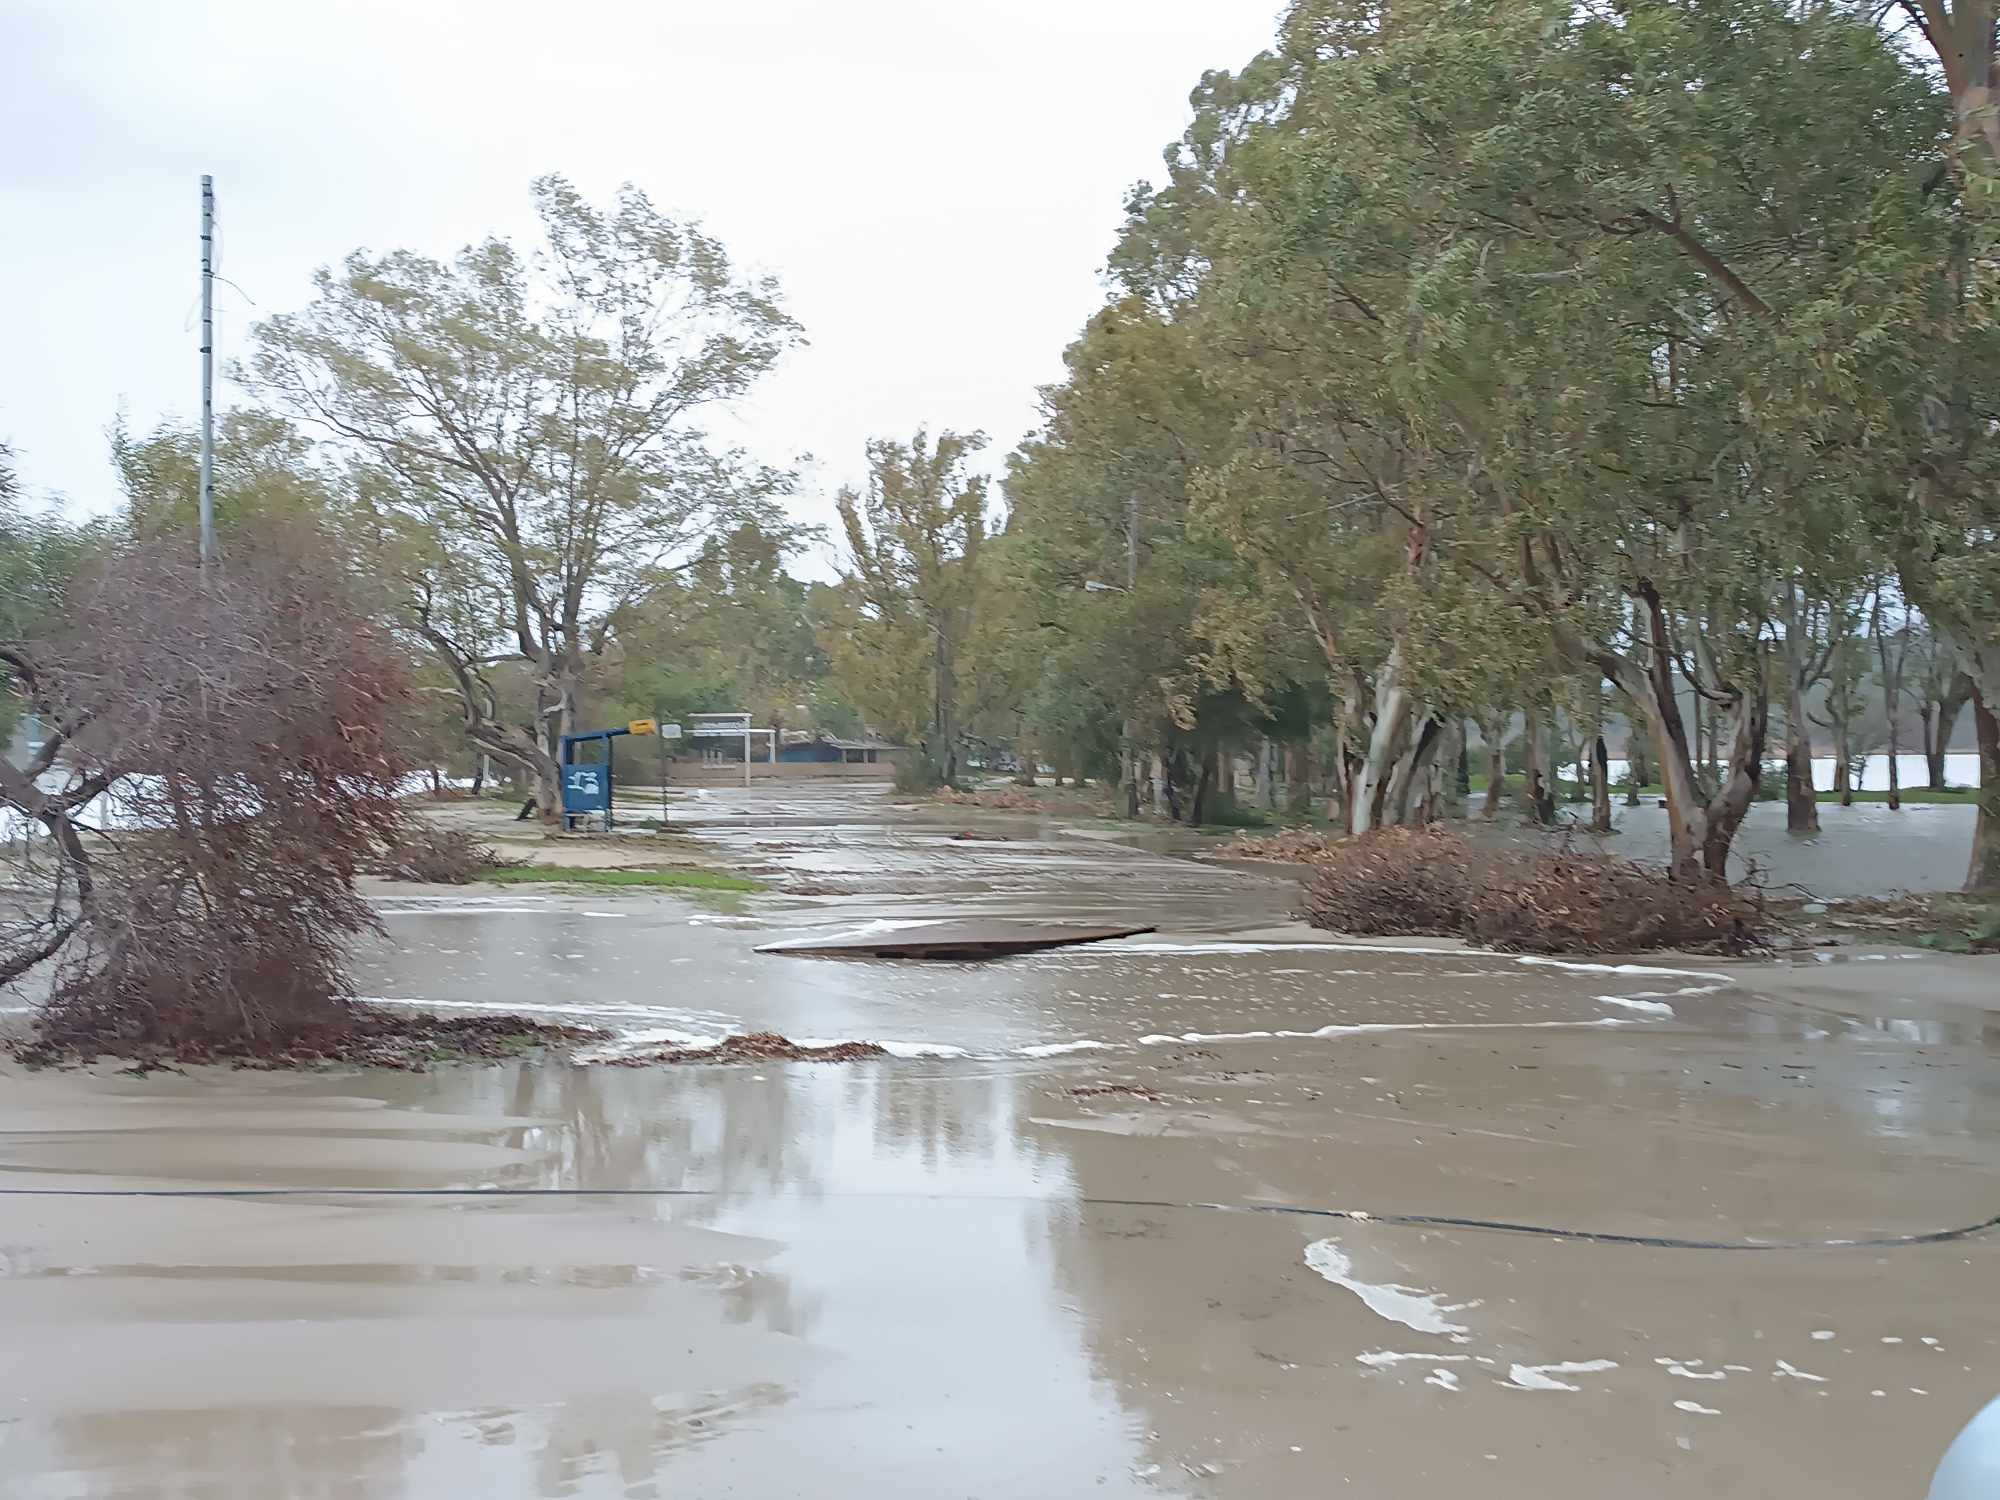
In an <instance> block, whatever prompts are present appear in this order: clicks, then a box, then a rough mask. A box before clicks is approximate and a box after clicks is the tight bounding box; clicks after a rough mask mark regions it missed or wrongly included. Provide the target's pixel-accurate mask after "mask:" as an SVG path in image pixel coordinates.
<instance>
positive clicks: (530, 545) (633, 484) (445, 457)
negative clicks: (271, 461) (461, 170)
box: [248, 176, 799, 817]
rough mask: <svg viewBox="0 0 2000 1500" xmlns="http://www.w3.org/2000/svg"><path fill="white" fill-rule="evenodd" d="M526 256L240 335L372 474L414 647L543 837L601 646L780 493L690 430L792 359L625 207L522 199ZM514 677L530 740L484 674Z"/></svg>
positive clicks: (638, 200)
mask: <svg viewBox="0 0 2000 1500" xmlns="http://www.w3.org/2000/svg"><path fill="white" fill-rule="evenodd" d="M534 195H535V206H536V210H537V213H538V216H539V218H540V221H541V243H540V245H539V246H537V247H536V248H535V249H533V250H530V251H523V250H520V249H518V248H516V247H515V246H514V245H512V244H510V243H508V242H507V241H505V240H501V239H497V238H496V239H488V240H485V241H482V242H481V243H479V244H476V245H473V246H470V247H468V248H467V249H465V250H463V251H461V252H460V253H459V254H458V255H457V256H456V257H454V258H453V259H452V260H450V261H448V262H445V261H438V260H434V259H432V258H429V257H426V256H422V255H417V254H414V253H412V252H409V251H393V252H390V253H389V254H386V255H369V254H366V253H363V252H360V251H357V252H355V253H354V254H353V255H350V256H349V257H348V258H347V260H346V261H345V262H344V263H343V264H342V265H341V267H340V268H339V269H338V270H323V271H322V272H320V274H319V276H318V277H317V278H316V283H315V284H316V287H317V293H318V294H317V296H316V298H315V300H314V301H313V302H312V303H311V304H310V305H309V306H308V307H306V308H305V309H303V310H301V311H299V312H296V313H288V314H284V315H281V316H278V317H274V318H270V319H267V320H266V321H264V322H262V323H260V324H258V325H257V327H256V329H255V330H254V339H255V353H254V356H253V358H252V360H251V362H250V369H249V372H248V379H249V380H250V383H251V384H252V387H253V388H254V389H255V390H256V391H258V392H259V394H260V395H262V396H263V397H264V398H266V399H267V400H269V401H271V402H273V403H274V404H276V405H277V406H279V407H280V408H282V409H283V410H285V411H286V412H288V413H289V414H290V415H291V416H293V417H294V418H295V419H296V420H297V421H299V422H300V423H301V424H302V425H303V426H304V427H305V428H306V429H308V430H309V431H311V432H315V433H318V434H321V435H323V436H324V437H326V438H327V439H328V440H329V441H330V442H331V443H332V444H334V445H335V446H336V447H338V448H340V449H343V450H345V451H346V453H347V454H349V455H350V456H351V458H352V461H353V462H354V464H355V465H356V466H357V467H359V468H362V469H365V470H366V471H367V473H366V475H365V476H364V477H363V478H362V480H361V481H360V484H361V488H362V497H363V500H364V502H365V503H366V505H367V506H368V507H370V508H371V510H372V513H373V516H374V526H373V530H374V533H375V535H377V537H378V538H379V539H380V540H381V541H382V543H383V544H384V545H385V546H387V547H390V548H392V549H393V551H394V555H395V564H394V571H396V572H397V573H398V574H399V575H400V576H401V577H402V578H403V579H404V582H405V589H404V595H403V610H404V615H405V620H406V623H407V624H408V626H409V628H411V629H413V630H414V631H415V632H417V634H418V635H419V636H420V637H421V638H422V639H423V640H424V641H425V643H426V644H427V645H428V647H429V648H430V649H431V650H432V651H433V652H435V653H436V655H437V658H438V660H439V662H440V663H441V664H442V665H443V666H444V668H445V669H446V671H447V672H448V673H449V674H450V676H451V679H452V681H453V683H454V685H455V687H456V689H457V691H458V694H459V698H460V707H461V710H462V712H463V715H464V720H465V728H466V733H467V735H468V736H469V737H470V738H471V739H472V741H473V742H474V743H475V744H476V745H478V746H479V747H480V748H481V749H482V750H485V751H488V752H490V753H491V754H493V755H494V756H496V757H497V758H499V759H501V760H502V761H504V762H507V763H509V764H512V765H515V766H517V767H519V768H521V769H522V770H523V771H525V772H526V773H527V774H528V775H530V776H531V777H532V778H533V780H534V782H535V784H536V786H537V788H538V797H539V800H540V803H541V806H542V809H543V814H544V816H547V817H553V816H556V815H557V809H558V808H559V805H560V804H559V789H558V785H557V776H558V769H557V742H558V740H559V737H560V736H561V735H563V734H565V733H568V732H570V731H571V730H572V729H573V728H574V727H575V720H576V711H577V704H578V700H579V696H580V694H581V692H582V690H583V686H584V680H585V675H586V670H587V667H588V666H589V664H590V663H591V662H592V661H593V660H594V659H596V658H598V657H600V656H601V655H602V652H603V650H604V647H605V643H606V640H607V637H608V635H609V631H610V622H611V621H612V620H613V619H614V618H615V617H616V616H617V614H618V613H619V611H620V610H622V609H626V608H628V607H630V606H631V605H632V604H633V603H634V602H635V601H636V600H637V599H638V598H639V597H641V596H642V594H643V593H644V591H645V590H646V589H647V588H648V587H649V586H650V584H651V583H652V582H653V581H654V580H655V579H656V578H657V577H658V576H659V574H660V572H661V570H662V569H665V568H669V567H672V566H674V565H676V564H681V565H685V564H686V563H687V562H688V561H689V560H690V559H691V558H692V556H693V555H694V553H695V551H696V549H697V547H698V544H699V542H700V541H701V539H702V538H703V537H705V536H707V535H708V534H709V533H710V532H711V531H712V530H713V529H714V528H716V527H717V526H718V525H730V524H735V523H737V522H738V521H741V520H743V519H746V518H753V517H760V516H764V515H767V514H768V513H769V509H770V506H771V504H772V502H773V500H774V498H775V497H776V496H777V495H779V494H781V493H782V492H783V491H784V490H785V489H786V487H787V485H788V484H789V476H787V475H785V474H781V473H777V472H774V471H772V470H769V469H765V468H761V467H759V466H756V465H753V464H751V463H749V462H748V461H747V460H746V459H745V458H744V456H743V455H742V454H741V453H740V452H737V451H735V450H731V449H728V448H724V447H720V446H718V445H717V444H716V443H714V442H713V441H712V440H711V439H710V437H709V436H708V434H707V432H706V431H705V430H704V428H703V426H702V424H701V418H702V416H703V414H704V412H705V411H708V410H711V409H713V408H715V407H717V406H718V405H720V404H723V403H726V402H729V401H732V400H735V399H736V398H738V397H741V396H742V395H744V394H745V393H746V392H747V391H748V390H749V389H750V387H751V385H752V384H753V383H754V382H755V380H756V379H757V377H758V376H760V375H762V374H763V373H765V372H766V371H767V370H769V369H770V368H771V367H772V365H773V364H775V363H776V361H777V360H778V358H779V356H780V355H781V354H782V353H783V352H784V351H785V350H786V349H787V348H788V347H790V346H791V345H793V344H794V343H796V342H797V341H798V339H799V329H798V326H797V324H795V323H794V322H793V321H792V319H791V318H790V317H788V316H787V315H786V313H785V312H784V311H783V309H782V307H781V306H780V305H779V301H778V292H777V288H776V286H775V284H774V283H773V282H771V281H770V280H768V279H760V278H746V277H743V276H740V275H739V274H737V272H736V271H735V270H734V269H733V268H732V266H731V264H730V262H729V258H728V256H727V254H726V253H725V252H724V250H723V247H722V246H721V244H719V243H718V242H717V241H716V240H714V239H713V238H711V237H709V236H708V235H706V234H704V233H702V232H701V230H700V229H699V228H697V227H695V226H693V225H689V224H684V223H678V222H675V221H674V220H672V219H669V218H667V217H666V216H665V215H663V214H661V213H660V212H659V211H658V210H657V209H655V208H654V207H653V205H652V204H651V203H650V202H649V201H648V200H647V198H646V196H645V195H644V194H643V193H641V192H639V191H638V190H636V189H634V188H630V187H627V188H625V189H622V190H621V191H620V193H619V194H618V195H617V197H616V199H615V200H614V201H613V203H612V204H611V205H610V206H609V207H608V208H604V209H600V208H597V207H595V206H593V205H591V204H590V203H588V202H586V201H585V200H584V199H583V197H582V196H581V195H580V194H579V193H578V192H577V191H576V189H575V188H574V187H572V186H571V185H570V184H569V182H567V181H566V180H564V179H563V178H561V177H553V176H552V177H544V178H541V179H539V180H537V182H536V183H535V187H534ZM508 662H514V663H519V664H521V666H523V667H524V668H525V669H526V671H527V672H528V674H529V675H530V677H531V680H532V683H533V691H534V699H535V702H534V713H533V718H532V721H531V722H530V723H529V724H528V725H526V726H523V725H521V724H519V723H516V722H513V721H511V720H509V719H508V718H506V717H505V716H503V715H502V714H501V712H500V710H499V706H498V698H499V694H498V691H497V689H496V686H495V684H494V682H493V680H492V677H491V675H490V673H491V669H493V668H494V667H495V666H497V665H500V664H504V663H508Z"/></svg>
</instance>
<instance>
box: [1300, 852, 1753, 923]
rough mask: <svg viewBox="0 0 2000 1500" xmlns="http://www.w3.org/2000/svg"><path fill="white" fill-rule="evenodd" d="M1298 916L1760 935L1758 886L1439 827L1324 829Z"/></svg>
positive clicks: (1323, 919)
mask: <svg viewBox="0 0 2000 1500" xmlns="http://www.w3.org/2000/svg"><path fill="white" fill-rule="evenodd" d="M1308 859H1309V862H1310V863H1311V864H1312V865H1313V867H1314V868H1313V872H1312V874H1311V875H1310V876H1308V877H1307V880H1306V886H1305V904H1304V913H1303V914H1304V916H1305V918H1306V920H1307V921H1308V922H1310V923H1312V925H1313V926H1315V927H1324V928H1328V929H1330V930H1332V931H1335V932H1344V933H1350V934H1354V935H1357V936H1368V937H1377V936H1435V937H1456V938H1463V939H1465V940H1466V941H1468V942H1473V943H1478V944H1480V945H1482V946H1484V947H1489V948H1498V949H1501V950H1503V951H1506V952H1514V953H1640V952H1645V951H1648V950H1651V949H1657V948H1674V949H1680V950H1683V951H1687V952H1704V953H1715V952H1722V953H1742V952H1747V951H1749V950H1751V949H1753V948H1758V947H1761V946H1763V945H1764V942H1765V932H1766V930H1767V928H1768V925H1769V919H1768V915H1767V913H1766V910H1765V906H1764V900H1763V897H1762V894H1761V893H1760V892H1758V891H1757V890H1755V889H1754V888H1748V887H1732V886H1728V885H1725V884H1723V883H1721V882H1720V881H1711V880H1692V881H1677V880H1671V879H1669V878H1668V877H1667V875H1666V873H1665V871H1663V870H1658V869H1652V868H1649V867H1647V866H1645V865H1639V864H1634V863H1633V862H1631V861H1630V860H1623V859H1614V858H1612V857H1611V856H1609V855H1602V854H1580V853H1577V852H1575V851H1574V850H1571V849H1567V848H1554V849H1546V850H1524V849H1487V848H1482V847H1480V846H1478V845H1475V844H1473V843H1471V842H1469V841H1468V840H1466V839H1464V838H1462V837H1461V836H1459V835H1458V834H1456V833H1452V832H1449V831H1448V830H1446V829H1443V828H1440V827H1436V826H1433V827H1430V828H1422V829H1412V828H1385V829H1379V830H1377V831H1375V832H1373V833H1367V834H1363V835H1362V836H1360V837H1359V838H1348V839H1328V840H1325V841H1323V842H1321V843H1320V844H1319V845H1318V847H1317V848H1315V849H1313V850H1312V851H1311V852H1310V854H1309V856H1308Z"/></svg>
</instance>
